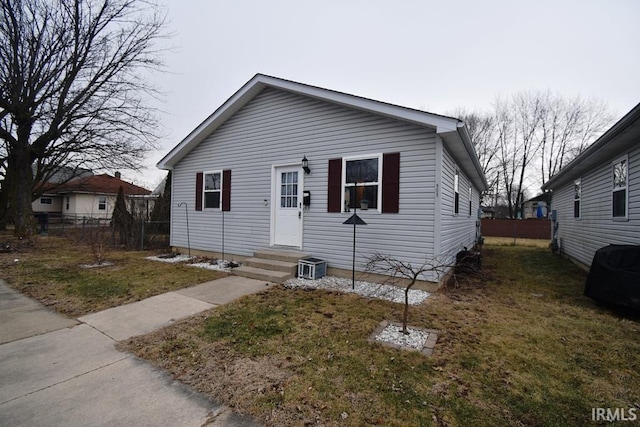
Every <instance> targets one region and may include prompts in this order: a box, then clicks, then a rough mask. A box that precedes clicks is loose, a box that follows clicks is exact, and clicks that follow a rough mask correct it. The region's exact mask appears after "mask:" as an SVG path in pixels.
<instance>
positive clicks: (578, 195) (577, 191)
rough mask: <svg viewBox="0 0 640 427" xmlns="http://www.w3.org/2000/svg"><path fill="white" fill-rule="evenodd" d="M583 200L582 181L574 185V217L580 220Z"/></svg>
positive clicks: (577, 181)
mask: <svg viewBox="0 0 640 427" xmlns="http://www.w3.org/2000/svg"><path fill="white" fill-rule="evenodd" d="M581 200H582V181H581V180H579V179H578V180H576V181H575V182H574V183H573V217H574V218H578V219H579V218H580V214H581V211H580V202H581Z"/></svg>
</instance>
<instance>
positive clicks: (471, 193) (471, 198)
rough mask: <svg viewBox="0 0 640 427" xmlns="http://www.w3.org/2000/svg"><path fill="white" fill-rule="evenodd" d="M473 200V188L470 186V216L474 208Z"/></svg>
mask: <svg viewBox="0 0 640 427" xmlns="http://www.w3.org/2000/svg"><path fill="white" fill-rule="evenodd" d="M472 200H473V189H472V188H471V187H469V216H471V214H472V211H471V208H472V203H471V201H472Z"/></svg>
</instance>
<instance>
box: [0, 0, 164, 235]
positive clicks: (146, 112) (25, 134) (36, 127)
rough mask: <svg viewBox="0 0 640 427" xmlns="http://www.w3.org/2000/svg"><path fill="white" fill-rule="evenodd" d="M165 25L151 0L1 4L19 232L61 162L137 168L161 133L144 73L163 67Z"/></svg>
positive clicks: (7, 174)
mask: <svg viewBox="0 0 640 427" xmlns="http://www.w3.org/2000/svg"><path fill="white" fill-rule="evenodd" d="M163 27H164V16H163V15H162V10H161V9H160V8H158V7H157V6H156V5H154V4H152V3H151V2H148V1H144V0H0V141H2V148H1V149H0V166H4V184H3V191H2V200H0V202H2V204H1V205H0V209H1V211H0V216H3V217H4V216H5V215H6V213H7V207H10V208H11V214H12V216H13V220H14V223H15V233H16V234H17V235H28V234H30V233H31V232H32V224H33V215H32V210H31V202H32V200H33V199H34V197H37V196H38V194H37V192H38V191H40V190H39V188H40V187H38V185H37V184H38V183H41V182H44V181H46V180H47V178H48V177H50V176H51V175H52V174H54V173H55V172H56V170H57V169H59V168H60V167H61V166H65V167H68V168H72V169H73V168H83V167H84V168H101V169H115V168H119V169H124V168H129V169H137V168H139V166H140V162H141V160H142V155H143V154H144V153H145V151H146V150H147V149H149V148H151V147H152V146H153V143H154V141H155V139H156V137H157V136H158V135H157V133H156V132H157V129H158V123H157V121H156V118H155V115H154V111H153V109H151V108H149V107H148V106H146V105H145V104H144V103H143V99H144V98H145V97H146V96H149V95H151V96H153V95H155V94H157V92H156V91H155V89H154V88H153V87H152V86H151V85H150V84H148V83H145V79H144V78H143V77H142V75H141V73H143V72H148V71H152V70H158V69H159V68H160V67H161V65H162V64H161V62H160V59H159V55H158V53H159V48H158V47H157V46H156V43H157V42H158V41H159V39H161V38H163V37H164V36H165V35H164V34H163V32H162V31H163ZM34 169H35V174H34ZM3 214H4V215H3Z"/></svg>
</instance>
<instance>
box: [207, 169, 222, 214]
mask: <svg viewBox="0 0 640 427" xmlns="http://www.w3.org/2000/svg"><path fill="white" fill-rule="evenodd" d="M221 200H222V171H216V172H205V174H204V207H205V209H220V201H221Z"/></svg>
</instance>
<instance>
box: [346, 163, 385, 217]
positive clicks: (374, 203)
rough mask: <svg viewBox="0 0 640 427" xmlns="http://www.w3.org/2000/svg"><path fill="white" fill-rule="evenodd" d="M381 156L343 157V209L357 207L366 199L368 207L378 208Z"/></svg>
mask: <svg viewBox="0 0 640 427" xmlns="http://www.w3.org/2000/svg"><path fill="white" fill-rule="evenodd" d="M380 159H381V156H380V155H375V156H368V157H360V158H357V157H356V158H354V157H352V158H344V159H343V162H344V171H345V172H344V180H343V194H344V211H347V210H348V209H349V208H353V207H359V206H360V204H361V202H362V201H363V200H366V202H367V203H368V206H369V208H370V209H378V198H379V195H380V183H381V181H382V179H381V173H382V168H381V167H380V163H381V161H380Z"/></svg>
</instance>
